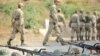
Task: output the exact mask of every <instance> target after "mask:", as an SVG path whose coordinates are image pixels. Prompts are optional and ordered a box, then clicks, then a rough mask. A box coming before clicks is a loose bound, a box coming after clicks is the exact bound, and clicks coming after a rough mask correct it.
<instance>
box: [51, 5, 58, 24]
mask: <svg viewBox="0 0 100 56" xmlns="http://www.w3.org/2000/svg"><path fill="white" fill-rule="evenodd" d="M50 13H51V15H52V17H53V18H52V19H54V20H55V21H56V22H58V14H57V10H56V8H55V6H54V5H53V6H52V7H51V8H50Z"/></svg>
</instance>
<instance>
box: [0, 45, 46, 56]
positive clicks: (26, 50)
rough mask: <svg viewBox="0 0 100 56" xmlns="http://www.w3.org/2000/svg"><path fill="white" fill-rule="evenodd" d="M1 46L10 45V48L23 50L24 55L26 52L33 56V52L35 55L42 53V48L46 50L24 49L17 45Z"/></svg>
mask: <svg viewBox="0 0 100 56" xmlns="http://www.w3.org/2000/svg"><path fill="white" fill-rule="evenodd" d="M0 47H8V48H10V49H14V50H18V51H21V52H22V53H23V55H24V54H25V53H28V54H30V55H31V56H33V54H35V55H39V54H40V53H41V51H42V50H46V49H45V48H41V49H40V50H38V51H36V50H33V51H32V50H28V49H23V48H19V47H16V46H3V45H0Z"/></svg>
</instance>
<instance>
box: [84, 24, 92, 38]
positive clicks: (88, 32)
mask: <svg viewBox="0 0 100 56" xmlns="http://www.w3.org/2000/svg"><path fill="white" fill-rule="evenodd" d="M91 32H92V27H91V24H90V23H85V40H90V38H91Z"/></svg>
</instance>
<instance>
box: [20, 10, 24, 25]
mask: <svg viewBox="0 0 100 56" xmlns="http://www.w3.org/2000/svg"><path fill="white" fill-rule="evenodd" d="M19 14H20V16H19V17H20V25H21V26H22V25H23V24H24V17H23V11H19Z"/></svg>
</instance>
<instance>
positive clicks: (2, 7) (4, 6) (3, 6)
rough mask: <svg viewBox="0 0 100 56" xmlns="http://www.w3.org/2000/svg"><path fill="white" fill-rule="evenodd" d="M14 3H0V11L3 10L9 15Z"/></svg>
mask: <svg viewBox="0 0 100 56" xmlns="http://www.w3.org/2000/svg"><path fill="white" fill-rule="evenodd" d="M15 7H16V6H15V4H13V5H12V3H11V4H0V11H2V12H5V14H7V15H11V12H12V10H13V9H14V8H15Z"/></svg>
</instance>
